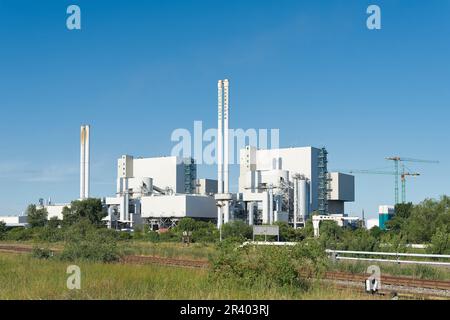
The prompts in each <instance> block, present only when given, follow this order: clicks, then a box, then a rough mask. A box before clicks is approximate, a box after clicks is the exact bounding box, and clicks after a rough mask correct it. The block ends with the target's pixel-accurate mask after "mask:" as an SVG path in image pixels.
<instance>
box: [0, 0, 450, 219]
mask: <svg viewBox="0 0 450 320" xmlns="http://www.w3.org/2000/svg"><path fill="white" fill-rule="evenodd" d="M70 4H78V5H79V6H80V7H81V11H82V30H81V31H68V30H67V29H66V23H65V21H66V17H67V14H66V8H67V6H68V5H70ZM369 4H378V5H379V6H380V7H381V10H382V30H379V31H369V30H368V29H367V28H366V18H367V14H366V8H367V6H368V5H369ZM0 75H1V76H0V108H1V110H2V114H1V125H0V134H1V137H2V139H0V150H1V159H0V181H1V182H0V214H17V213H20V212H21V211H23V210H24V209H25V207H26V205H27V204H28V203H31V202H36V201H37V200H38V198H40V197H43V198H48V197H51V198H52V199H53V200H54V201H56V202H65V201H70V200H72V199H74V198H77V197H78V194H79V182H78V179H79V176H78V170H79V126H80V124H82V123H89V124H91V125H92V141H91V143H92V184H91V189H92V195H93V196H106V195H112V194H113V193H114V192H115V175H116V159H117V158H118V157H119V156H120V155H122V154H132V155H136V156H138V155H140V156H158V155H167V154H169V153H170V150H171V148H172V147H173V143H172V142H171V141H170V135H171V133H172V131H173V130H174V129H176V128H188V129H192V127H193V121H194V120H203V121H204V126H205V127H214V126H215V125H216V105H217V103H216V97H217V94H216V90H217V85H216V83H217V80H218V79H223V78H226V77H227V78H229V79H230V81H231V86H232V88H231V90H232V91H231V106H232V119H231V126H232V127H237V128H279V129H280V144H281V146H283V147H286V146H306V145H312V146H317V147H320V146H326V147H327V149H328V151H329V161H330V162H329V168H330V169H374V168H383V167H384V168H386V167H388V166H392V164H391V163H389V162H388V161H386V160H384V158H385V157H386V156H392V155H400V156H405V157H413V158H419V159H436V160H440V164H438V165H436V164H413V163H412V164H409V165H408V166H409V167H410V168H411V169H412V170H415V171H419V172H420V173H422V176H420V177H417V178H412V179H410V180H409V183H408V185H407V188H408V190H407V198H408V200H412V201H414V202H418V201H420V200H422V199H424V198H426V197H438V196H440V195H442V194H450V183H449V181H450V174H449V173H450V149H449V147H448V145H449V139H450V133H449V132H450V130H449V128H448V123H449V115H450V1H446V0H434V1H433V0H432V1H416V0H414V1H412V0H389V1H381V0H372V1H364V0H352V1H351V0H346V1H343V0H341V1H338V0H330V1H312V0H310V1H300V0H296V1H280V0H276V1H275V0H273V1H272V0H271V1H269V0H259V1H242V0H241V1H234V0H229V1H213V0H208V1H200V0H197V1H188V0H182V1H181V0H180V1H172V0H164V1H162V0H160V1H116V0H115V1H99V0H97V1H70V2H69V1H61V0H54V1H49V0H47V1H46V0H42V1H31V0H30V1H21V0H14V1H13V0H9V1H6V0H0ZM237 171H238V168H237V166H236V167H234V168H233V169H232V176H231V177H232V178H233V182H232V184H233V185H236V184H237ZM215 172H216V169H215V168H214V167H201V168H200V175H202V176H208V177H212V178H214V177H215ZM392 202H393V177H391V176H377V175H358V176H357V177H356V202H355V203H354V204H352V205H349V206H348V209H349V212H350V213H355V214H360V212H361V209H362V208H364V209H365V211H366V214H367V215H369V216H375V215H376V211H377V206H378V205H379V204H389V203H392Z"/></svg>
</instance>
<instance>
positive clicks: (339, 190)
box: [329, 172, 355, 201]
mask: <svg viewBox="0 0 450 320" xmlns="http://www.w3.org/2000/svg"><path fill="white" fill-rule="evenodd" d="M330 178H331V181H330V188H331V192H330V197H329V200H341V201H355V177H354V176H352V175H349V174H344V173H340V172H331V173H330Z"/></svg>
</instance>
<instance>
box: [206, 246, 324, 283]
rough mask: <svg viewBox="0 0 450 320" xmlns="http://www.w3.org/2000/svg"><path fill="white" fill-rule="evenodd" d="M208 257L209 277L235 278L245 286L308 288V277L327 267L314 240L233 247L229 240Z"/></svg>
mask: <svg viewBox="0 0 450 320" xmlns="http://www.w3.org/2000/svg"><path fill="white" fill-rule="evenodd" d="M217 251H218V253H217V255H215V256H212V257H210V261H211V277H212V278H213V279H216V280H225V281H229V280H235V281H238V282H240V283H245V284H246V285H247V286H250V287H252V286H254V285H260V286H264V287H285V286H288V287H295V288H300V289H307V288H308V287H309V279H311V278H312V277H315V276H316V275H318V274H319V273H320V272H322V271H323V270H324V269H325V267H326V261H327V259H326V256H325V253H324V251H323V250H322V248H321V246H320V244H319V243H318V242H317V241H315V240H309V241H304V242H302V243H300V244H298V245H296V246H292V247H280V246H261V247H255V246H246V247H244V248H239V247H236V245H235V244H233V242H232V240H225V241H223V242H221V243H219V245H218V248H217Z"/></svg>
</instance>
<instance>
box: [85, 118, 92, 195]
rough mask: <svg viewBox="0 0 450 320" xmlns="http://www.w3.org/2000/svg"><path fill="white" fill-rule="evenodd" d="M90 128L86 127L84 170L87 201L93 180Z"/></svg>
mask: <svg viewBox="0 0 450 320" xmlns="http://www.w3.org/2000/svg"><path fill="white" fill-rule="evenodd" d="M90 130H91V127H90V126H86V144H85V145H86V151H85V153H84V156H85V163H86V166H85V169H84V197H85V198H86V199H87V198H89V187H90V180H91V172H90V162H91V159H90V140H91V137H90Z"/></svg>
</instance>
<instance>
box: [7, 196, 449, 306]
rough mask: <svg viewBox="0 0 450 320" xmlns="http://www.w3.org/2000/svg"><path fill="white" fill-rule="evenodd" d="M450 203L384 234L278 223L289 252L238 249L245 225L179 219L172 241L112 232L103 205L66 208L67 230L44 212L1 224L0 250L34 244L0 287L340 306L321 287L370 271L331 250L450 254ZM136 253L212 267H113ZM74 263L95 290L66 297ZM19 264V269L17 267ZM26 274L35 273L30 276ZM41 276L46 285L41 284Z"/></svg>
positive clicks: (412, 271)
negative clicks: (336, 276)
mask: <svg viewBox="0 0 450 320" xmlns="http://www.w3.org/2000/svg"><path fill="white" fill-rule="evenodd" d="M449 204H450V200H449V198H448V197H442V198H441V199H440V200H425V201H424V202H422V203H420V204H418V205H412V204H402V205H398V206H397V207H396V211H397V215H396V216H395V217H394V218H393V219H392V220H391V221H389V222H388V223H387V230H385V231H382V230H380V229H379V228H373V229H371V230H366V229H364V228H356V229H352V228H341V227H339V226H337V225H336V223H334V222H332V221H324V222H322V223H321V226H320V234H321V236H320V238H319V239H314V237H313V228H312V223H311V221H308V222H307V224H306V227H305V228H302V229H293V228H291V227H289V226H288V224H287V223H282V222H278V225H279V227H280V240H281V241H290V242H297V245H295V246H291V247H255V246H246V247H239V245H240V244H241V243H242V242H244V241H246V240H251V239H252V229H251V228H250V227H249V226H248V225H246V224H245V223H244V222H242V221H233V222H230V223H227V224H225V225H224V226H223V228H222V230H221V231H220V232H219V230H217V228H216V226H215V225H214V224H213V223H211V222H204V221H196V220H193V219H190V218H185V219H182V220H181V221H180V222H179V223H178V225H177V226H176V227H174V228H171V229H169V230H167V231H166V232H155V231H152V230H149V229H148V227H140V228H136V229H135V230H134V231H133V232H121V231H116V230H109V229H107V228H106V227H105V225H104V224H103V223H102V218H103V217H104V216H105V215H106V213H105V211H104V210H103V208H102V206H101V201H100V200H99V199H88V200H85V201H75V202H73V203H72V205H71V208H70V209H68V208H65V209H64V214H63V216H64V219H63V221H58V220H55V219H51V220H47V212H46V211H45V209H41V208H37V207H36V206H29V207H28V210H27V211H28V214H29V216H31V220H30V221H31V222H30V228H25V229H24V228H10V229H8V228H6V226H5V225H4V224H1V223H0V239H1V240H2V241H10V242H11V241H12V242H15V243H17V242H23V243H32V244H34V249H33V251H32V253H31V254H30V255H28V256H27V255H25V256H24V255H22V256H12V255H8V254H4V253H2V254H0V286H1V287H2V288H4V287H6V288H8V286H12V285H13V284H12V283H11V281H12V278H16V279H17V277H23V278H24V279H26V281H29V282H30V283H31V291H30V293H27V292H25V291H21V290H22V289H19V290H18V291H17V293H16V294H15V295H14V294H13V293H12V287H10V290H9V289H6V291H2V293H0V295H4V297H7V296H8V297H15V298H23V297H29V298H86V297H95V298H118V297H117V294H116V293H115V292H119V291H123V292H125V296H123V297H122V298H154V299H158V298H167V299H170V298H198V299H210V298H214V299H216V298H217V299H219V298H220V299H228V298H230V299H241V298H242V299H254V298H259V299H265V298H275V297H276V298H280V299H282V298H286V299H292V298H325V297H327V295H328V293H330V292H333V295H332V296H333V297H338V296H339V294H338V296H336V294H337V293H336V292H335V289H333V288H330V287H327V288H326V290H327V291H326V293H324V292H323V290H324V287H323V286H322V285H319V284H318V282H317V281H316V279H317V278H320V276H321V275H322V273H323V272H324V271H329V270H341V271H347V272H357V273H365V271H366V269H367V263H344V262H340V263H333V262H330V260H329V259H328V258H327V257H326V256H325V251H324V249H325V248H327V249H343V250H364V251H377V250H378V251H381V250H382V251H397V252H401V251H407V250H415V249H411V248H408V247H407V246H405V244H407V243H412V242H416V243H417V242H419V243H424V244H427V245H428V248H427V249H426V250H427V251H429V252H433V253H450V252H449V250H450V238H449V225H450V220H449V217H450V211H449V207H450V206H449ZM185 232H188V233H189V234H190V235H191V237H190V244H189V245H187V244H183V243H182V242H181V239H182V237H183V234H184V233H185ZM220 237H221V238H222V241H219V238H220ZM256 239H257V240H262V239H261V238H256ZM54 249H57V250H54ZM130 254H134V255H150V256H159V257H170V258H173V257H177V258H182V259H200V260H209V262H210V266H211V267H210V269H209V270H189V271H188V270H186V269H176V268H171V267H157V266H149V265H147V266H138V265H123V264H117V263H113V262H117V261H118V260H119V259H120V257H121V256H123V255H130ZM73 262H75V263H76V264H77V265H82V266H84V267H83V268H85V270H86V272H87V273H86V277H87V279H89V281H88V282H86V286H87V288H86V290H85V291H83V292H75V293H72V292H67V290H66V289H65V287H64V286H63V285H64V283H65V282H64V281H62V282H57V280H56V279H55V278H52V272H54V271H55V269H57V268H59V269H58V270H59V271H58V272H59V273H58V275H57V276H56V278H63V277H65V276H66V274H65V273H62V274H61V270H62V269H61V268H63V266H65V265H67V264H68V263H73ZM19 263H20V267H17V268H14V267H13V266H14V265H15V264H19ZM24 266H27V267H29V268H30V269H29V270H34V271H35V272H36V273H33V272H34V271H33V272H30V273H26V271H25V270H24V269H23V267H24ZM138 271H139V272H138ZM383 272H384V273H385V274H386V273H388V274H392V275H411V276H414V277H417V278H427V279H448V278H450V274H449V273H448V270H443V269H439V268H433V267H427V266H394V265H383ZM36 274H39V275H40V277H42V278H41V280H39V281H38V280H36V279H35V276H34V275H36ZM110 277H113V278H114V281H112V280H111V278H110ZM21 281H22V280H21ZM24 281H25V280H24ZM58 281H59V280H58ZM61 283H62V284H61ZM19 284H20V283H19ZM97 285H98V286H100V287H96V286H97ZM102 286H103V287H102ZM168 286H172V287H170V288H169V287H168ZM33 288H34V289H33ZM100 288H102V289H100ZM8 290H9V291H8ZM24 290H25V289H24ZM33 290H34V291H33ZM39 290H40V291H39ZM199 290H200V291H199ZM333 290H334V291H333ZM8 292H9V293H8ZM185 292H190V293H189V294H187V293H185ZM192 292H196V293H195V295H192ZM200 292H201V293H200ZM350 296H352V295H351V294H350V295H347V297H350Z"/></svg>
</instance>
